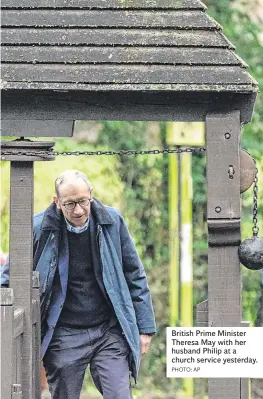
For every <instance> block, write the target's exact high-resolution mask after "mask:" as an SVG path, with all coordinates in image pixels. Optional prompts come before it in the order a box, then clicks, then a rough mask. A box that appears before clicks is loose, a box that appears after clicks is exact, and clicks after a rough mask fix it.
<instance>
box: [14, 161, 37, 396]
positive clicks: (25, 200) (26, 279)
mask: <svg viewBox="0 0 263 399" xmlns="http://www.w3.org/2000/svg"><path fill="white" fill-rule="evenodd" d="M33 179H34V175H33V162H17V161H14V162H11V177H10V249H9V256H10V287H12V288H13V290H14V300H15V307H16V308H17V307H20V308H23V309H24V310H25V313H24V333H23V336H22V345H21V361H22V365H23V366H22V386H23V399H28V398H31V397H32V378H31V376H32V372H33V371H32V351H33V350H32V269H33V265H32V262H33V225H32V215H33Z"/></svg>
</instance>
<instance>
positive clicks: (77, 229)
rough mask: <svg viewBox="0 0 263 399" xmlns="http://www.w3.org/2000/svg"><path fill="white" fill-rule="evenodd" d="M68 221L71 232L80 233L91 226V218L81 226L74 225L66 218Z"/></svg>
mask: <svg viewBox="0 0 263 399" xmlns="http://www.w3.org/2000/svg"><path fill="white" fill-rule="evenodd" d="M65 221H66V225H67V230H68V231H70V232H71V233H76V234H80V233H83V232H84V231H86V230H87V228H88V227H89V219H87V221H86V223H85V224H84V225H83V226H81V227H74V226H72V225H71V224H70V223H69V222H68V221H67V219H66V218H65Z"/></svg>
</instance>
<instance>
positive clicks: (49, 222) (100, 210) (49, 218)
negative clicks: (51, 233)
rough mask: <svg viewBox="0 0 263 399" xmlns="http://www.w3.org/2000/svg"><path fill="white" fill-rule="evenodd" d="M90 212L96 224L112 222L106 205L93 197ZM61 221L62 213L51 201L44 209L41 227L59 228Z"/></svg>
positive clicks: (43, 228)
mask: <svg viewBox="0 0 263 399" xmlns="http://www.w3.org/2000/svg"><path fill="white" fill-rule="evenodd" d="M91 213H92V215H93V216H94V219H95V222H96V224H112V223H113V222H114V221H113V218H112V217H111V215H110V214H109V212H108V211H107V209H106V207H105V206H104V205H102V203H101V202H100V201H98V200H97V199H95V198H94V200H93V201H92V203H91ZM63 223H64V216H63V213H62V212H61V211H60V210H59V209H57V206H56V204H55V202H52V204H51V205H50V206H49V207H48V208H47V209H46V210H45V213H44V217H43V222H42V226H41V229H42V230H60V229H61V227H62V225H63Z"/></svg>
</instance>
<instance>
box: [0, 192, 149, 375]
mask: <svg viewBox="0 0 263 399" xmlns="http://www.w3.org/2000/svg"><path fill="white" fill-rule="evenodd" d="M91 214H92V216H93V218H92V219H93V220H94V223H92V225H91V226H90V228H91V236H92V237H93V238H94V239H95V240H96V248H97V254H94V256H93V262H95V264H94V269H95V270H97V272H96V273H95V275H96V277H97V279H98V280H99V281H98V283H99V285H100V287H101V288H102V290H104V294H105V296H106V297H107V298H108V300H109V302H110V303H111V305H112V307H113V309H114V312H115V314H116V317H117V319H118V321H119V323H120V326H121V328H122V331H123V333H124V335H125V337H126V339H127V342H128V344H129V346H130V349H131V358H130V367H131V371H132V375H133V377H134V378H135V379H136V377H137V375H138V371H139V365H140V357H141V353H140V336H139V335H140V334H143V333H155V332H156V325H155V320H154V313H153V308H152V301H151V295H150V291H149V287H148V284H147V280H146V275H145V271H144V268H143V266H142V263H141V261H140V259H139V256H138V254H137V252H136V249H135V246H134V243H133V240H132V238H131V236H130V234H129V231H128V229H127V226H126V224H125V222H124V220H123V218H122V216H121V214H120V213H119V211H117V210H116V209H114V208H111V207H109V206H104V205H102V204H101V203H100V202H99V201H98V200H96V199H94V201H93V202H92V203H91ZM90 219H91V218H90ZM68 267H69V249H68V241H67V232H66V226H65V223H64V216H63V214H62V212H61V211H59V210H57V208H56V204H55V203H52V204H51V206H50V207H49V208H47V209H46V211H44V212H41V213H39V214H37V215H35V217H34V270H37V271H38V272H39V276H40V301H41V324H42V327H41V332H42V348H41V354H42V356H44V354H45V352H46V350H47V348H48V345H49V343H50V341H51V338H52V335H53V331H54V329H55V326H56V323H57V321H58V318H59V315H60V312H61V310H62V307H63V304H64V301H65V298H66V291H67V280H68ZM98 271H99V272H98ZM56 273H57V275H58V276H59V280H60V289H56V291H54V290H52V286H54V285H53V282H54V277H55V274H56ZM99 276H101V277H99ZM2 283H3V284H6V283H8V265H6V266H5V267H4V269H3V273H2ZM56 287H57V284H56Z"/></svg>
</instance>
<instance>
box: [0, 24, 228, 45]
mask: <svg viewBox="0 0 263 399" xmlns="http://www.w3.org/2000/svg"><path fill="white" fill-rule="evenodd" d="M2 44H3V45H4V44H8V45H11V44H18V45H19V44H23V45H26V44H27V45H56V44H57V45H72V46H79V45H85V46H88V45H94V46H108V45H112V46H113V45H120V46H121V45H126V46H156V47H158V46H169V47H170V46H174V47H181V46H190V47H223V48H234V47H233V45H231V44H230V43H229V42H228V40H226V39H225V37H224V36H223V35H222V34H220V32H219V31H213V30H211V31H210V30H208V31H202V30H196V31H190V30H187V31H186V30H168V29H162V30H157V29H130V30H129V29H114V30H113V29H88V28H87V29H83V28H82V29H81V28H80V29H45V28H38V29H34V28H32V29H29V28H23V29H20V28H3V29H2Z"/></svg>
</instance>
